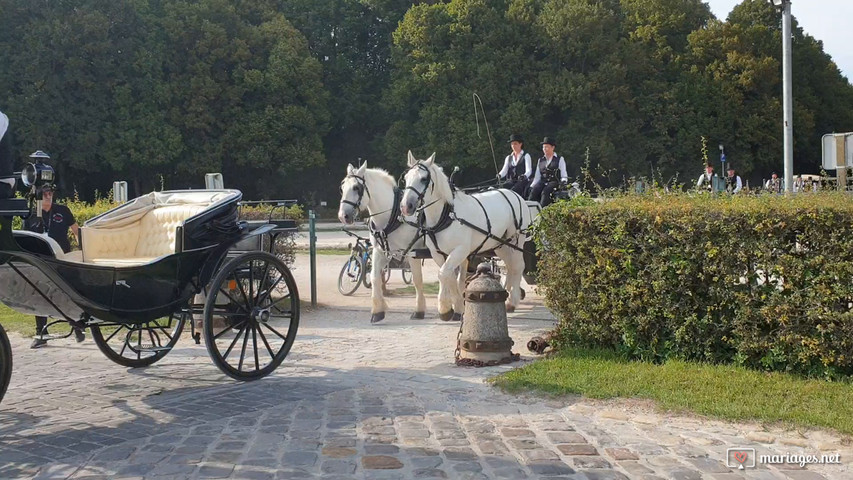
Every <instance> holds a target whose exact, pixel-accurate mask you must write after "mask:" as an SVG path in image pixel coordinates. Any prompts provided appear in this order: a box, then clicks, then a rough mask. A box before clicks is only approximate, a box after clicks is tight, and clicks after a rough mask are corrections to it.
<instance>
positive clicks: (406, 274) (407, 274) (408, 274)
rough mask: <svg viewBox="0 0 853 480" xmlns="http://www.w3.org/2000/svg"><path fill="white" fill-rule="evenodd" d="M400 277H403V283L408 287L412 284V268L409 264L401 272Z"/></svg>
mask: <svg viewBox="0 0 853 480" xmlns="http://www.w3.org/2000/svg"><path fill="white" fill-rule="evenodd" d="M400 275H402V276H403V283H405V284H406V285H411V284H412V267H411V266H409V264H408V263H406V264H405V265H404V266H403V269H402V270H400Z"/></svg>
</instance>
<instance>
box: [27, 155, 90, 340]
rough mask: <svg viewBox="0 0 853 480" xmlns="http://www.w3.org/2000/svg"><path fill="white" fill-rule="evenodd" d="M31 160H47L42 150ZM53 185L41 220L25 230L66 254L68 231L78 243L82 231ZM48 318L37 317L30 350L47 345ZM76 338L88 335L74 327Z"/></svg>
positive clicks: (33, 217) (45, 191)
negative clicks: (50, 241)
mask: <svg viewBox="0 0 853 480" xmlns="http://www.w3.org/2000/svg"><path fill="white" fill-rule="evenodd" d="M30 158H43V159H44V158H47V159H50V157H48V156H47V154H45V153H44V152H42V151H41V150H39V151H37V152H35V153H33V154H32V155H30ZM53 193H54V188H53V185H45V186H44V187H42V207H41V208H42V212H41V215H42V216H41V218H38V216H36V215H31V216H30V217H29V218H27V220H26V222H25V223H24V228H26V229H27V230H29V231H32V232H37V233H46V234H47V236H48V237H50V238H52V239H54V240H55V241H56V243H58V244H59V246H60V247H62V251H63V252H64V253H68V252H70V251H71V241H70V240H69V239H68V231H69V230H71V232H72V233H73V234H74V238H76V239H77V242H78V243H79V242H80V237H79V234H80V229H79V228H78V226H77V221H76V220H75V219H74V214H72V213H71V210H70V209H69V208H68V207H66V206H65V205H61V204H57V203H54V202H53ZM46 326H47V317H36V338H35V339H34V340H33V343H32V345H30V348H40V347H43V346H45V345H47V340H44V339H43V338H41V336H43V335H47V334H48V332H47V328H46ZM72 328H73V329H74V336H75V337H76V339H77V341H78V342H82V341H83V340H85V339H86V334H85V333H83V330H82V329H80V328H79V327H72Z"/></svg>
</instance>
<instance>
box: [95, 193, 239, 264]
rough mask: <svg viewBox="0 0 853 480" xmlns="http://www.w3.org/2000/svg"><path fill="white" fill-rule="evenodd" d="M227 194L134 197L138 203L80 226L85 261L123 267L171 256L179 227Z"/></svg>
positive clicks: (157, 194) (159, 194)
mask: <svg viewBox="0 0 853 480" xmlns="http://www.w3.org/2000/svg"><path fill="white" fill-rule="evenodd" d="M205 194H206V195H205ZM227 196H228V194H227V192H226V193H223V192H221V191H220V192H219V193H216V192H179V193H167V194H163V193H158V192H155V193H153V194H149V195H147V196H146V197H140V199H137V200H134V202H137V204H135V205H129V206H128V207H127V208H125V207H122V208H120V209H117V210H116V211H115V213H114V214H107V215H105V216H104V217H99V218H96V219H93V220H92V221H89V222H86V224H85V225H84V226H83V227H81V232H82V239H83V242H82V243H83V261H84V262H85V263H93V264H99V265H111V266H116V267H123V266H133V265H142V264H145V263H149V262H151V261H153V260H155V259H157V258H159V257H162V256H164V255H171V254H173V253H175V244H176V235H177V229H178V227H179V226H181V225H183V223H184V222H185V221H186V220H187V219H189V218H191V217H193V216H195V215H198V214H199V213H201V212H202V211H204V210H205V209H207V208H209V207H210V206H211V205H213V204H214V203H217V202H218V201H221V200H222V199H223V198H226V197H227Z"/></svg>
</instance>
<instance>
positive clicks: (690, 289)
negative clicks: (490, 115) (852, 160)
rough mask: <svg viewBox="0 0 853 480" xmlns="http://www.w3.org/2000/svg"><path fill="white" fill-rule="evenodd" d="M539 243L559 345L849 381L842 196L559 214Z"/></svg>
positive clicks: (848, 265)
mask: <svg viewBox="0 0 853 480" xmlns="http://www.w3.org/2000/svg"><path fill="white" fill-rule="evenodd" d="M567 225H569V226H570V228H566V226H567ZM537 235H538V240H539V242H540V244H541V245H543V247H542V253H541V255H542V266H541V267H540V280H539V282H540V285H541V287H542V288H543V290H544V292H545V296H546V299H547V303H548V305H549V307H550V308H551V309H552V310H553V311H554V312H555V314H556V315H557V316H558V318H559V320H560V323H559V329H558V330H559V333H560V341H561V342H562V344H563V345H586V346H589V345H595V346H604V347H612V348H617V349H619V351H620V352H622V353H623V354H625V355H626V356H628V357H630V358H638V359H643V360H648V361H654V362H659V361H664V360H667V359H676V358H677V359H683V360H695V361H703V362H712V363H728V362H732V363H735V364H737V365H743V366H747V367H750V368H756V369H762V370H776V371H788V372H796V373H799V374H804V375H809V376H823V377H827V378H837V377H842V376H848V375H851V374H853V357H851V355H850V354H849V352H850V351H851V348H853V311H851V302H853V282H851V281H850V280H851V278H853V245H851V243H850V242H849V239H850V238H851V235H853V204H852V203H851V202H850V200H849V198H848V197H846V196H844V195H841V194H836V193H819V194H807V195H806V194H804V195H799V196H795V197H793V198H787V197H779V196H772V195H766V196H760V197H755V196H752V197H748V196H737V197H728V196H726V197H722V198H714V197H709V196H707V195H692V194H691V195H683V194H682V195H663V196H661V195H660V192H656V193H655V194H650V195H645V196H636V195H626V196H620V197H615V198H612V199H610V200H608V201H605V202H600V203H595V204H593V205H589V206H577V205H570V204H556V205H554V206H553V207H550V208H546V209H545V210H544V211H543V213H542V215H541V218H540V226H539V231H538V234H537Z"/></svg>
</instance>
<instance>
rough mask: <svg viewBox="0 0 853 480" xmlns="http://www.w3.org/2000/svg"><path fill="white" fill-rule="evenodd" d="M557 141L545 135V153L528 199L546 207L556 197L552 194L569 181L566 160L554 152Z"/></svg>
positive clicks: (543, 146)
mask: <svg viewBox="0 0 853 480" xmlns="http://www.w3.org/2000/svg"><path fill="white" fill-rule="evenodd" d="M556 146H557V143H556V142H555V141H554V140H553V139H552V138H551V137H545V139H544V140H543V141H542V153H544V154H545V155H543V156H542V157H541V158H540V159H539V163H538V165H537V166H536V177H535V178H534V179H533V185H532V187H533V188H532V190H531V191H530V196H529V197H528V198H527V199H528V200H535V201H537V202H539V204H540V205H542V206H543V207H546V206H548V205H550V204H551V203H552V202H553V201H554V199H553V197H552V194H553V193H554V192H555V191H556V190H557V189H558V188H559V187H560V186H561V185H563V186H565V185H566V184H568V182H569V175H568V173H566V160H565V159H564V158H563V157H561V156H559V155H557V154H556V153H554V148H555V147H556Z"/></svg>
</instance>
